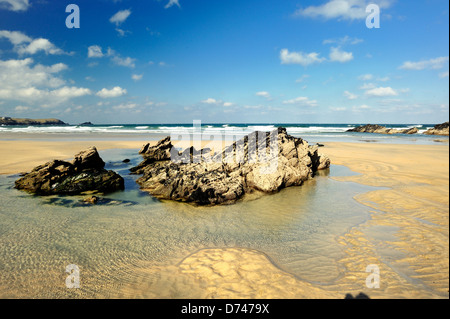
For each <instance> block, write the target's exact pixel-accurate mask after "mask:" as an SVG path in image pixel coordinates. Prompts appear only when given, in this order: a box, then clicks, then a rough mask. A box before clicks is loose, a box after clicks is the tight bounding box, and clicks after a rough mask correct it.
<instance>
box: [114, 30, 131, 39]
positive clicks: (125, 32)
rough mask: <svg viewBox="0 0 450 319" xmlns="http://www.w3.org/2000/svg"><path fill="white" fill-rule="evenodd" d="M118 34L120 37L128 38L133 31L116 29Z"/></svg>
mask: <svg viewBox="0 0 450 319" xmlns="http://www.w3.org/2000/svg"><path fill="white" fill-rule="evenodd" d="M116 31H117V33H118V34H119V36H120V37H124V36H126V35H127V34H128V33H131V31H128V30H122V29H120V28H116Z"/></svg>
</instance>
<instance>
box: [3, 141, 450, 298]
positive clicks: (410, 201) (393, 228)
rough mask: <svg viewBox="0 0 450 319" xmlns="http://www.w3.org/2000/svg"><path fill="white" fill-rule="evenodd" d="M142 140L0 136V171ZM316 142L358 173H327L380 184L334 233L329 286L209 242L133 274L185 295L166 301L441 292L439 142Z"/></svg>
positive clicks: (443, 200) (442, 155)
mask: <svg viewBox="0 0 450 319" xmlns="http://www.w3.org/2000/svg"><path fill="white" fill-rule="evenodd" d="M144 143H145V142H144V141H116V142H114V141H77V142H69V143H67V142H51V141H46V142H44V141H0V153H1V154H7V156H2V158H1V160H0V174H14V173H19V172H23V171H29V170H31V169H32V168H33V167H34V166H36V165H39V164H42V163H43V162H46V161H49V160H52V159H54V158H59V159H70V158H72V157H73V155H74V154H76V153H77V152H79V151H80V150H82V149H84V148H86V147H89V146H92V145H95V146H96V147H97V148H98V149H99V150H102V149H112V148H128V149H136V150H138V149H140V147H141V146H142V145H143V144H144ZM325 144H326V146H325V147H324V148H321V149H320V151H321V152H323V153H325V154H327V155H328V156H329V157H330V158H331V161H332V164H337V165H345V166H347V167H349V168H350V169H352V170H353V171H355V172H357V173H360V175H355V176H350V177H333V178H335V179H336V180H342V181H353V182H356V183H360V184H365V185H370V186H377V187H386V189H383V190H377V191H372V192H368V193H364V194H361V195H358V196H357V197H355V200H357V201H358V202H360V203H361V204H363V205H366V206H368V207H370V208H371V213H372V215H371V218H370V219H369V220H368V221H367V222H365V223H363V224H360V225H357V226H354V227H353V228H351V229H349V230H348V231H347V232H346V233H345V234H343V235H339V236H338V238H337V240H338V242H339V243H340V245H341V246H342V248H343V249H344V251H345V257H344V258H342V259H341V260H340V261H339V262H338V265H337V267H338V268H340V269H343V273H344V275H343V276H342V277H340V278H339V279H337V280H336V281H334V282H332V283H330V284H328V285H319V284H315V283H310V282H306V281H304V280H300V279H299V278H296V277H294V276H293V275H291V274H289V273H287V272H285V271H283V270H281V269H279V268H278V267H277V266H276V265H275V264H274V263H273V262H272V261H271V260H270V257H269V256H267V255H265V254H264V253H261V252H258V251H255V250H249V249H243V248H227V249H220V248H213V249H203V250H200V251H196V252H192V253H191V254H190V255H188V256H186V257H185V258H183V259H182V260H178V261H176V262H175V261H174V263H173V265H172V266H170V267H160V268H158V267H155V268H151V267H150V268H149V267H146V266H145V264H143V265H141V268H140V269H141V270H140V271H141V272H142V276H137V278H147V277H148V275H149V274H153V276H156V277H157V278H159V279H158V280H157V283H156V285H158V284H160V285H161V286H162V287H163V286H164V287H167V285H172V286H173V290H174V291H175V292H179V291H188V292H189V294H187V295H179V294H177V293H174V294H170V293H168V295H167V297H168V298H174V297H180V298H343V297H344V296H345V294H346V293H352V294H353V295H356V294H358V293H359V292H364V293H366V294H367V295H369V296H370V297H372V298H448V287H449V241H448V239H449V238H448V237H449V228H448V225H449V208H448V205H449V191H448V187H449V166H448V160H449V147H448V145H442V146H441V145H438V146H436V145H394V144H362V143H325ZM399 256H401V257H400V258H399ZM368 265H376V266H377V267H378V268H379V269H380V288H373V289H369V288H367V287H366V285H365V281H366V278H367V276H368V275H369V273H368V272H366V267H367V266H368ZM153 284H155V283H154V282H153ZM146 285H148V282H146V281H145V280H143V281H142V282H139V281H138V282H135V283H133V284H130V285H129V286H127V287H124V289H123V290H121V292H120V293H119V295H118V296H117V297H129V296H136V295H138V296H141V297H143V298H151V297H152V296H151V295H147V294H145V291H146V289H145V287H146ZM189 289H190V290H189ZM167 291H170V289H168V290H167ZM159 297H161V296H159Z"/></svg>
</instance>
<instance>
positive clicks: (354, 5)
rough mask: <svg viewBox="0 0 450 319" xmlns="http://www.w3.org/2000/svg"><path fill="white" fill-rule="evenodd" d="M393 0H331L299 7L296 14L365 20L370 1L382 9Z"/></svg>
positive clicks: (327, 18) (387, 6) (309, 16)
mask: <svg viewBox="0 0 450 319" xmlns="http://www.w3.org/2000/svg"><path fill="white" fill-rule="evenodd" d="M392 2H393V0H371V1H367V0H330V1H328V2H326V3H324V4H322V5H319V6H309V7H307V8H304V9H303V8H301V9H298V10H297V11H296V12H295V13H294V15H295V16H301V17H308V18H323V19H326V20H329V19H338V20H341V19H342V20H363V19H366V17H367V13H366V7H367V5H369V4H370V3H374V4H377V5H378V6H379V7H380V9H386V8H389V7H390V6H391V3H392Z"/></svg>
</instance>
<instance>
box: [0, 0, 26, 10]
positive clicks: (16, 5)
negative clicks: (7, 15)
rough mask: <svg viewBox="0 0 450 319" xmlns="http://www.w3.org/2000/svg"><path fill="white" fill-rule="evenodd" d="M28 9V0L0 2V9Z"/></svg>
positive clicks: (0, 0) (1, 0)
mask: <svg viewBox="0 0 450 319" xmlns="http://www.w3.org/2000/svg"><path fill="white" fill-rule="evenodd" d="M29 7H30V2H29V1H28V0H0V9H6V10H10V11H26V10H27V9H28V8H29Z"/></svg>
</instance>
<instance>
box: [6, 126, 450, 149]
mask: <svg viewBox="0 0 450 319" xmlns="http://www.w3.org/2000/svg"><path fill="white" fill-rule="evenodd" d="M359 125H364V124H317V123H311V124H287V123H274V124H268V123H266V124H254V123H245V124H208V123H201V125H197V124H195V125H194V124H102V125H65V126H0V139H2V138H3V139H15V138H25V139H27V138H33V139H35V138H39V137H40V138H42V139H51V138H55V137H58V138H65V137H66V138H67V139H68V140H77V139H84V138H87V137H89V138H96V139H100V140H104V139H110V138H114V139H116V138H121V139H129V140H142V138H144V139H148V140H157V139H160V138H163V137H165V136H168V135H171V134H172V135H177V134H178V135H180V134H186V133H187V134H192V133H194V132H200V130H201V134H202V138H203V139H204V140H209V139H210V137H211V136H217V135H220V136H222V137H223V138H224V139H225V140H227V139H231V138H240V137H242V136H244V135H247V134H249V133H251V132H253V131H271V130H273V129H275V128H276V127H285V128H286V129H287V132H288V133H289V134H291V135H293V136H295V137H301V138H303V139H305V140H307V141H308V142H310V143H319V142H327V141H334V142H380V143H401V144H404V143H406V144H435V143H442V141H443V140H444V141H445V140H447V141H448V137H436V136H428V135H423V132H425V131H426V130H427V129H429V128H432V127H434V124H380V125H382V126H385V127H387V128H394V129H407V128H412V127H417V128H418V129H419V132H418V133H417V134H413V135H405V134H393V135H386V134H367V133H354V132H347V130H349V129H351V128H354V127H356V126H359Z"/></svg>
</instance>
